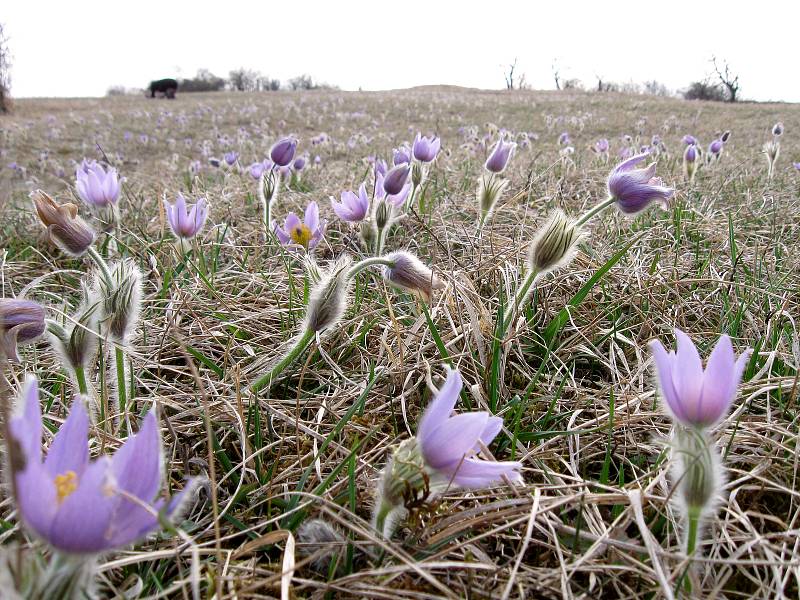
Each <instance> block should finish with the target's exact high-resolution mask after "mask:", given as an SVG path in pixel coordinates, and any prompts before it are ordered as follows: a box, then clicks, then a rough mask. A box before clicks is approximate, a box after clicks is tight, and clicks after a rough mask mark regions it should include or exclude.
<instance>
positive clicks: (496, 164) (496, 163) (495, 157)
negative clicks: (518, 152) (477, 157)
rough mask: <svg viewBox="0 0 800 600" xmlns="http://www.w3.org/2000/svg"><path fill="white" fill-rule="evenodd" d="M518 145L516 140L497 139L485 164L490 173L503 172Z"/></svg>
mask: <svg viewBox="0 0 800 600" xmlns="http://www.w3.org/2000/svg"><path fill="white" fill-rule="evenodd" d="M516 147H517V145H516V144H515V143H514V142H506V141H504V140H503V139H502V138H501V139H499V140H497V143H496V144H495V145H494V146H493V147H492V151H491V153H490V154H489V158H487V159H486V163H485V164H484V167H485V168H486V170H487V171H489V172H490V173H502V172H503V171H504V170H505V168H506V166H508V161H509V160H511V156H512V155H513V154H514V149H515V148H516Z"/></svg>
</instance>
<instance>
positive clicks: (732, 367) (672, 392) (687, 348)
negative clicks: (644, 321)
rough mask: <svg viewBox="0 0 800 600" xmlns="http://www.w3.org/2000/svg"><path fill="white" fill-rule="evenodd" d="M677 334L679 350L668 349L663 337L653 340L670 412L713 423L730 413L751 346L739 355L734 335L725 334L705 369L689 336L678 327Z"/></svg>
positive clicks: (692, 422) (688, 421) (693, 422)
mask: <svg viewBox="0 0 800 600" xmlns="http://www.w3.org/2000/svg"><path fill="white" fill-rule="evenodd" d="M675 337H676V339H677V341H678V351H677V352H674V351H671V352H669V353H667V351H666V350H665V349H664V346H663V345H662V344H661V342H660V341H659V340H653V341H651V342H650V350H651V351H652V353H653V358H654V359H655V362H656V371H657V373H658V382H659V385H660V388H661V395H662V396H663V398H664V401H665V402H666V406H667V409H668V410H669V412H670V414H671V415H672V416H673V418H675V419H676V420H678V421H679V422H680V423H682V424H684V425H687V426H694V427H700V428H704V427H710V426H711V425H714V424H715V423H716V422H717V421H719V420H720V419H722V418H723V417H724V416H725V415H726V414H727V413H728V409H730V406H731V404H732V403H733V399H734V398H735V397H736V388H737V387H738V386H739V382H740V381H741V379H742V373H743V372H744V368H745V365H746V364H747V360H748V357H749V356H750V353H751V350H750V349H748V350H745V351H744V352H743V353H742V354H741V355H739V358H738V359H737V358H736V355H735V354H734V352H733V345H732V344H731V340H730V338H729V337H728V336H727V335H723V336H721V337H720V338H719V341H718V342H717V345H716V346H714V350H713V351H712V352H711V356H710V357H709V358H708V364H707V365H706V368H705V371H704V370H703V363H702V361H701V360H700V354H699V353H698V352H697V348H696V347H695V345H694V344H693V343H692V340H691V339H689V336H688V335H686V334H685V333H684V332H683V331H681V330H680V329H676V330H675Z"/></svg>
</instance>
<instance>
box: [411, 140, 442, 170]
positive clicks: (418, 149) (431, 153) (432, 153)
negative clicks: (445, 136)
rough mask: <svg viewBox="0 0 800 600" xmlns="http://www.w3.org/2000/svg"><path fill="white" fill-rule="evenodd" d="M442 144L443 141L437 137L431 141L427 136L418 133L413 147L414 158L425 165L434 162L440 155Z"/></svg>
mask: <svg viewBox="0 0 800 600" xmlns="http://www.w3.org/2000/svg"><path fill="white" fill-rule="evenodd" d="M441 144H442V142H441V140H440V139H439V138H438V137H436V136H434V137H432V138H430V139H429V138H428V137H427V136H424V135H422V134H420V133H418V134H417V137H416V138H415V139H414V145H413V146H412V152H413V154H414V158H415V159H417V160H418V161H420V162H424V163H429V162H432V161H433V160H434V159H435V158H436V155H437V154H439V148H440V147H441Z"/></svg>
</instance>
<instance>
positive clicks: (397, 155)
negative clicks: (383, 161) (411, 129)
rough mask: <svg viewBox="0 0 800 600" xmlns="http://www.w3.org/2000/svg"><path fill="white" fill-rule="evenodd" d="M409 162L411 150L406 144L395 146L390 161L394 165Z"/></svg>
mask: <svg viewBox="0 0 800 600" xmlns="http://www.w3.org/2000/svg"><path fill="white" fill-rule="evenodd" d="M410 162H411V150H409V149H408V146H405V145H403V146H400V147H399V148H395V149H394V151H393V152H392V163H393V164H394V166H396V167H397V166H399V165H405V164H408V163H410Z"/></svg>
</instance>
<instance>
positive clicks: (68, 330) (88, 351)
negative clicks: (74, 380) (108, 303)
mask: <svg viewBox="0 0 800 600" xmlns="http://www.w3.org/2000/svg"><path fill="white" fill-rule="evenodd" d="M83 297H84V299H83V302H82V304H81V305H80V307H79V308H78V310H77V311H75V313H74V314H73V315H72V316H70V317H69V319H67V322H66V323H65V325H64V327H52V328H51V329H50V334H51V340H50V341H51V345H52V346H53V349H54V350H56V351H57V352H58V353H59V354H60V355H61V359H62V361H63V362H64V363H65V364H67V365H69V367H70V368H71V369H72V370H73V371H77V370H79V369H83V370H85V369H86V367H87V366H88V365H89V362H90V361H91V360H92V359H93V358H94V355H95V352H96V351H97V334H96V333H95V331H96V330H97V314H98V312H99V308H100V298H99V297H98V296H97V294H96V292H95V291H93V290H90V289H88V288H85V287H84V290H83Z"/></svg>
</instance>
